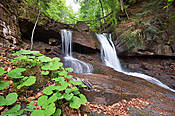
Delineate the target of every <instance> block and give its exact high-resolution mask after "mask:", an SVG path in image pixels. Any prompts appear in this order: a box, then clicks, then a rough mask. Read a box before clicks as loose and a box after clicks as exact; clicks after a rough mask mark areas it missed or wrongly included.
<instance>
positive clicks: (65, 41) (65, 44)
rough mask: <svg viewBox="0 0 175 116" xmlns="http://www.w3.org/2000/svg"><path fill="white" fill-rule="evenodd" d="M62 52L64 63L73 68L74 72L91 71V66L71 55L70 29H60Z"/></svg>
mask: <svg viewBox="0 0 175 116" xmlns="http://www.w3.org/2000/svg"><path fill="white" fill-rule="evenodd" d="M61 38H62V53H63V54H65V57H64V65H65V66H66V67H71V68H73V70H74V72H75V73H91V72H92V69H93V67H92V66H91V65H90V64H87V63H85V62H83V61H80V60H78V59H76V58H74V57H73V56H72V31H68V30H65V29H63V30H61Z"/></svg>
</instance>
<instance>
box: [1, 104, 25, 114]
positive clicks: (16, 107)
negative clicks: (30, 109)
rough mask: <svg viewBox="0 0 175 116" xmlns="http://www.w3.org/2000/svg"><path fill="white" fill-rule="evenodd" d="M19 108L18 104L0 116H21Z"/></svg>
mask: <svg viewBox="0 0 175 116" xmlns="http://www.w3.org/2000/svg"><path fill="white" fill-rule="evenodd" d="M20 109H21V106H20V105H19V104H17V105H15V106H14V107H12V108H11V109H10V110H8V111H6V112H4V113H3V114H2V115H1V116H19V115H20V116H21V115H22V114H23V110H20ZM22 116H26V115H22Z"/></svg>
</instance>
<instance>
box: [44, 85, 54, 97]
mask: <svg viewBox="0 0 175 116" xmlns="http://www.w3.org/2000/svg"><path fill="white" fill-rule="evenodd" d="M55 89H57V86H48V87H46V88H44V90H43V93H44V94H46V95H51V94H52V93H53V90H55Z"/></svg>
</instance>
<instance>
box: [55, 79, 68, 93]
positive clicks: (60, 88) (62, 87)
mask: <svg viewBox="0 0 175 116" xmlns="http://www.w3.org/2000/svg"><path fill="white" fill-rule="evenodd" d="M60 83H61V86H58V87H57V88H56V89H57V90H58V91H63V90H66V88H67V87H68V86H69V83H67V82H66V81H63V82H60Z"/></svg>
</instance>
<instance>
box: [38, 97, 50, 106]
mask: <svg viewBox="0 0 175 116" xmlns="http://www.w3.org/2000/svg"><path fill="white" fill-rule="evenodd" d="M47 99H48V97H47V96H45V95H43V96H41V97H39V98H38V103H37V104H38V105H39V106H44V105H47V104H48V103H47Z"/></svg>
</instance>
